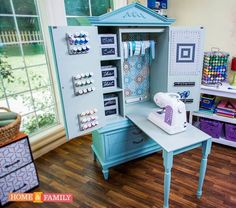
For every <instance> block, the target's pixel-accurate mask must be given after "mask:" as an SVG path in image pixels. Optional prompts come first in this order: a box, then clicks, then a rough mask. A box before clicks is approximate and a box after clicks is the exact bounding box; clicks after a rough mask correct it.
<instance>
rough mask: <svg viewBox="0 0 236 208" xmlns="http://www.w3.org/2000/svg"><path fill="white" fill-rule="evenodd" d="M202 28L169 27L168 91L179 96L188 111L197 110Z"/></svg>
mask: <svg viewBox="0 0 236 208" xmlns="http://www.w3.org/2000/svg"><path fill="white" fill-rule="evenodd" d="M203 36H204V30H203V28H200V27H199V28H191V27H186V28H185V27H171V28H170V32H169V77H168V82H169V83H168V91H169V92H176V93H179V94H180V95H181V98H182V99H183V101H185V102H186V108H187V110H188V111H194V110H198V106H199V94H200V84H201V76H202V63H203V38H204V37H203Z"/></svg>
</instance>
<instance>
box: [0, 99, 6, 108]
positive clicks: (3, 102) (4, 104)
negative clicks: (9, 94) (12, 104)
mask: <svg viewBox="0 0 236 208" xmlns="http://www.w3.org/2000/svg"><path fill="white" fill-rule="evenodd" d="M0 106H1V107H5V108H8V106H7V102H6V99H1V100H0Z"/></svg>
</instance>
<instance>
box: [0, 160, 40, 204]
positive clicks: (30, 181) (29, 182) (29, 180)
mask: <svg viewBox="0 0 236 208" xmlns="http://www.w3.org/2000/svg"><path fill="white" fill-rule="evenodd" d="M38 185H39V181H38V176H37V173H36V169H35V166H34V163H30V164H29V165H27V166H25V167H23V168H21V169H19V170H17V171H15V172H13V173H10V174H9V175H6V176H5V177H2V178H0V202H1V205H5V204H6V203H7V202H8V194H9V193H10V192H21V193H24V192H27V191H29V190H31V189H32V188H34V187H36V186H38Z"/></svg>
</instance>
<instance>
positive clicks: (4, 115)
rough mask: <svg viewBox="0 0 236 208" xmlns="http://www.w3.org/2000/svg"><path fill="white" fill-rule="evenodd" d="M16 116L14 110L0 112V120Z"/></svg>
mask: <svg viewBox="0 0 236 208" xmlns="http://www.w3.org/2000/svg"><path fill="white" fill-rule="evenodd" d="M16 117H17V114H16V113H14V112H0V121H2V120H9V119H16Z"/></svg>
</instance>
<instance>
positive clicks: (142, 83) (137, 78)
mask: <svg viewBox="0 0 236 208" xmlns="http://www.w3.org/2000/svg"><path fill="white" fill-rule="evenodd" d="M123 71H124V85H125V97H126V99H129V98H132V97H141V98H148V97H149V89H150V80H149V74H150V52H149V50H146V53H145V55H144V56H142V55H139V56H131V57H129V58H128V59H126V60H125V61H124V65H123Z"/></svg>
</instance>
